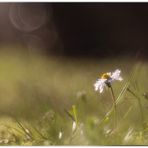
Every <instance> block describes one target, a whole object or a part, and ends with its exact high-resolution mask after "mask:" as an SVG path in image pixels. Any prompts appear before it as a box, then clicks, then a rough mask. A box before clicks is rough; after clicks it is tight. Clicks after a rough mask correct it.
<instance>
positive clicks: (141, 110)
mask: <svg viewBox="0 0 148 148" xmlns="http://www.w3.org/2000/svg"><path fill="white" fill-rule="evenodd" d="M127 91H129V92H130V93H131V94H132V95H133V96H134V97H136V98H137V99H138V105H139V108H140V114H141V123H142V125H143V128H144V113H143V109H142V103H141V99H140V98H139V97H138V96H137V95H136V94H135V93H134V92H132V91H131V90H130V89H129V88H128V89H127Z"/></svg>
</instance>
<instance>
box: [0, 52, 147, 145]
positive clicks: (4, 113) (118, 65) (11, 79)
mask: <svg viewBox="0 0 148 148" xmlns="http://www.w3.org/2000/svg"><path fill="white" fill-rule="evenodd" d="M6 51H7V52H6ZM115 69H121V71H122V73H121V75H122V77H123V79H124V81H122V82H114V83H113V89H114V91H115V96H116V97H117V96H118V95H119V93H120V92H121V90H122V88H123V87H124V86H125V84H126V83H127V82H129V83H130V88H131V89H132V90H133V91H135V92H136V93H137V94H138V95H139V96H140V97H141V101H142V106H143V110H144V115H145V131H144V132H143V129H142V125H141V122H140V111H139V107H138V103H137V99H136V98H134V97H133V96H132V95H131V94H130V93H129V92H125V94H124V96H123V99H122V101H121V102H120V103H119V105H118V106H117V109H118V118H119V119H118V120H119V121H118V129H117V132H116V133H114V134H111V130H112V126H113V117H112V115H111V116H109V117H108V119H106V120H105V121H104V122H101V121H102V119H103V118H104V116H105V115H106V113H107V112H108V111H110V109H111V107H112V99H111V97H110V92H109V91H108V90H105V91H104V92H103V93H102V94H100V93H99V92H95V91H94V87H93V84H94V83H95V81H96V79H97V78H98V77H99V76H101V74H102V73H104V72H110V71H114V70H115ZM147 75H148V65H147V62H143V61H141V60H136V59H131V58H130V57H116V58H110V59H90V58H89V59H87V58H64V57H60V56H56V57H54V56H49V57H47V56H45V55H33V54H30V55H28V54H25V53H24V52H18V51H17V52H16V51H15V52H13V51H11V52H10V51H9V52H8V50H3V51H1V53H0V115H1V117H0V144H1V145H147V144H148V142H147V140H146V139H147V134H148V133H147V123H148V122H147V121H148V117H147V113H148V100H147V96H146V95H145V97H144V96H143V94H146V93H147V92H148V90H147V88H148V79H147ZM72 105H75V107H76V112H77V118H78V125H77V130H76V132H74V133H73V132H72V123H73V121H72V119H71V118H70V117H69V116H68V115H67V113H66V111H67V112H68V111H69V110H71V107H72ZM26 131H27V132H26ZM60 131H61V132H62V138H61V139H59V138H58V135H59V132H60ZM135 139H136V140H135Z"/></svg>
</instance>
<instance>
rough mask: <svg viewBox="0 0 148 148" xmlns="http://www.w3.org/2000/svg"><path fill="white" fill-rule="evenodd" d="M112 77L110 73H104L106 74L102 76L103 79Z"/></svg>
mask: <svg viewBox="0 0 148 148" xmlns="http://www.w3.org/2000/svg"><path fill="white" fill-rule="evenodd" d="M110 76H111V74H110V73H104V74H103V75H102V76H101V79H110Z"/></svg>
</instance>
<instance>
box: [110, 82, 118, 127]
mask: <svg viewBox="0 0 148 148" xmlns="http://www.w3.org/2000/svg"><path fill="white" fill-rule="evenodd" d="M110 90H111V96H112V100H113V106H114V126H115V128H116V127H117V106H116V98H115V94H114V91H113V88H112V86H111V85H110Z"/></svg>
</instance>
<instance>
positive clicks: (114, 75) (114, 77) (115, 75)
mask: <svg viewBox="0 0 148 148" xmlns="http://www.w3.org/2000/svg"><path fill="white" fill-rule="evenodd" d="M120 73H121V71H120V70H119V69H117V70H115V72H113V73H112V75H111V78H112V80H119V81H122V80H123V78H122V77H121V76H120Z"/></svg>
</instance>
